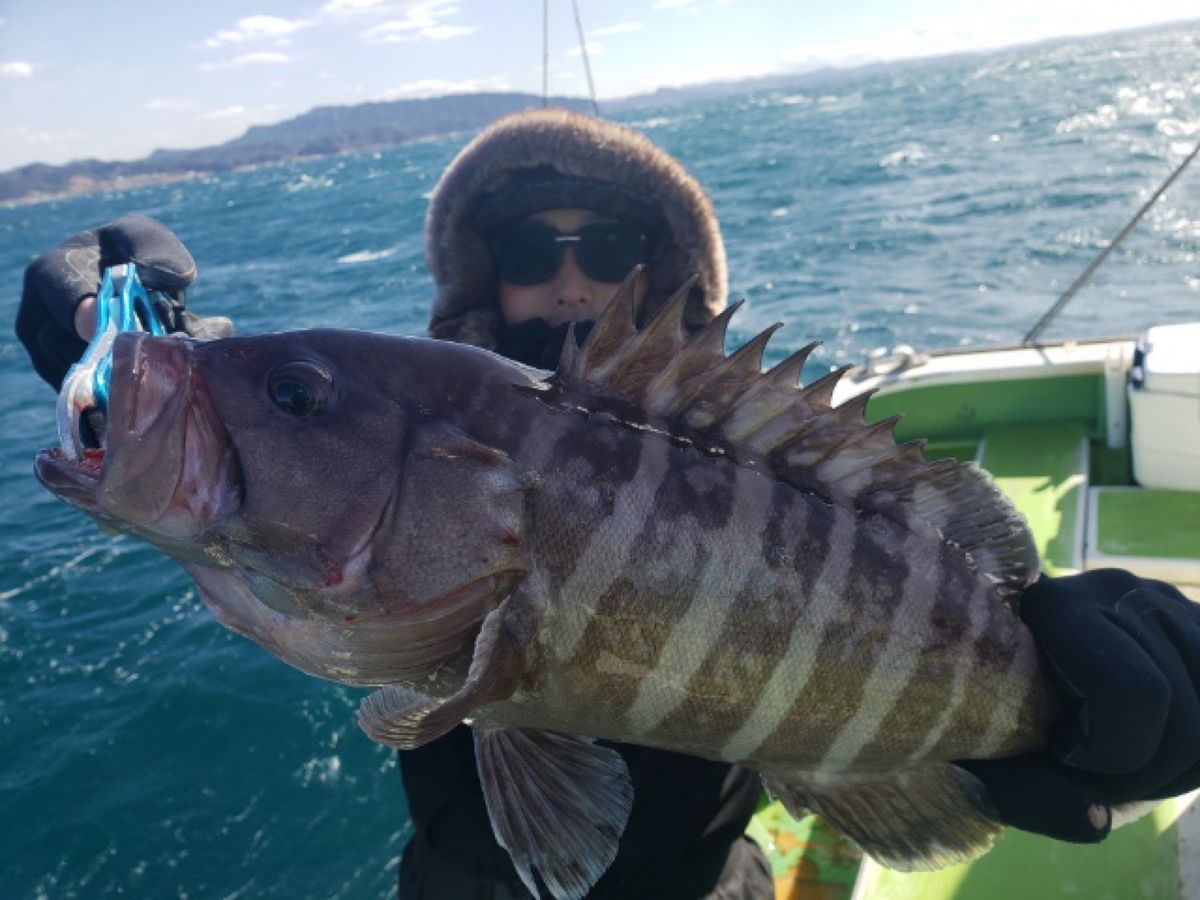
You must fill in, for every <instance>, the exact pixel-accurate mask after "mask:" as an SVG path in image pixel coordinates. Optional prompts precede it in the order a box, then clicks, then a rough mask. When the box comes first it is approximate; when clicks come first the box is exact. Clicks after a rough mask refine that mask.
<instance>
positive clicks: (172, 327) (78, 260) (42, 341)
mask: <svg viewBox="0 0 1200 900" xmlns="http://www.w3.org/2000/svg"><path fill="white" fill-rule="evenodd" d="M128 262H132V263H135V264H136V265H137V267H138V274H139V276H140V277H141V279H142V283H143V284H144V285H145V286H146V287H147V288H149V289H150V290H153V291H156V292H159V293H158V295H157V297H158V302H159V304H160V306H159V313H160V316H161V318H162V320H163V324H164V325H165V326H166V327H167V330H168V331H182V332H186V333H187V334H189V335H191V336H192V337H197V338H200V339H202V340H207V339H210V338H214V337H226V336H228V335H230V334H232V333H233V323H232V322H230V321H229V319H226V318H224V317H223V316H215V317H212V318H208V319H201V318H198V317H197V316H195V315H193V314H192V313H190V312H188V311H187V309H186V307H185V301H184V289H185V288H186V287H187V286H188V285H190V284H191V283H192V281H194V280H195V278H196V264H195V262H193V261H192V257H191V254H189V253H188V252H187V249H186V248H185V247H184V246H183V244H182V243H180V241H179V238H177V237H175V235H174V234H172V233H171V230H170V229H168V228H167V227H166V226H165V225H163V224H162V223H161V222H159V221H157V220H155V219H151V218H150V217H148V216H142V215H128V216H122V217H121V218H119V219H116V220H115V221H113V222H109V223H108V224H107V225H102V226H100V227H99V228H93V229H89V230H88V231H85V232H83V233H81V234H77V235H76V236H75V237H73V238H70V239H68V240H67V241H64V242H63V243H62V244H60V245H59V246H57V247H55V248H54V249H53V250H51V251H49V252H48V253H44V254H43V255H41V256H39V257H38V258H37V259H35V260H34V261H33V262H32V263H30V264H29V266H28V268H26V269H25V285H24V288H23V290H22V292H21V306H20V309H19V310H18V311H17V326H16V330H17V337H18V338H20V340H21V343H22V344H24V345H25V349H26V350H27V351H28V352H29V357H30V359H31V360H32V361H33V367H34V369H36V370H37V373H38V374H39V375H41V376H42V378H43V379H44V380H45V381H46V382H48V383H49V384H50V385H52V386H53V387H54V388H55V389H56V390H57V389H58V388H60V387H61V386H62V380H63V378H65V377H66V374H67V371H68V370H69V369H70V368H71V366H72V364H74V363H75V362H76V361H77V360H78V359H79V357H80V356H82V355H83V351H84V350H85V349H86V348H87V343H86V342H85V341H84V340H83V339H82V338H81V337H80V336H79V335H78V334H77V333H76V331H75V308H76V307H77V306H78V305H79V303H80V301H82V300H83V299H85V298H86V297H93V296H95V295H96V291H97V290H98V289H99V287H100V279H101V275H102V273H103V270H104V269H106V268H108V267H110V266H115V265H120V264H123V263H128Z"/></svg>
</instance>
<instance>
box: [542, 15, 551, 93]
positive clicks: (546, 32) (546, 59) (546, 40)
mask: <svg viewBox="0 0 1200 900" xmlns="http://www.w3.org/2000/svg"><path fill="white" fill-rule="evenodd" d="M549 102H550V0H542V106H546V105H547V104H549Z"/></svg>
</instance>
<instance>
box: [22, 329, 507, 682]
mask: <svg viewBox="0 0 1200 900" xmlns="http://www.w3.org/2000/svg"><path fill="white" fill-rule="evenodd" d="M437 344H440V345H441V347H435V346H433V345H437ZM443 348H447V349H443ZM461 349H462V348H455V347H453V345H448V344H443V343H442V342H434V341H422V340H415V339H405V338H392V337H383V336H377V335H369V334H365V333H361V332H345V331H307V332H289V333H283V334H276V335H267V336H261V337H247V338H229V339H224V340H217V341H211V342H206V343H199V342H194V341H189V340H183V339H179V338H176V337H168V338H156V337H150V336H146V335H142V334H128V335H121V336H120V337H118V338H117V340H116V342H115V344H114V348H113V366H112V383H111V388H110V405H109V410H108V417H107V423H106V424H107V430H106V434H105V440H104V443H105V446H104V449H103V450H98V451H88V452H85V453H84V455H83V458H82V459H80V460H70V459H67V458H65V457H64V456H63V454H62V453H61V452H57V451H44V452H43V453H41V454H40V455H39V457H38V460H37V464H36V471H37V475H38V477H39V478H40V479H41V481H42V482H43V484H44V485H45V486H46V487H48V488H49V489H50V490H51V491H53V492H54V493H55V494H57V495H58V496H59V497H60V498H62V499H64V500H66V501H67V502H69V503H71V504H73V505H75V506H77V507H79V508H80V509H82V510H83V511H84V512H86V513H88V514H89V515H92V516H93V517H95V518H96V519H97V520H99V521H100V522H101V523H102V524H103V525H105V526H106V527H108V528H109V529H110V530H118V531H125V532H130V533H132V534H135V535H137V536H138V537H141V538H143V539H145V540H148V541H149V542H151V543H152V544H154V545H155V546H157V547H158V548H160V549H161V550H163V551H164V552H166V553H167V554H168V555H170V556H172V557H174V558H176V559H177V560H178V561H179V562H181V563H182V564H183V565H184V567H185V568H186V569H187V570H188V571H189V572H190V573H191V574H192V575H193V577H194V578H195V579H196V581H197V583H198V584H199V585H200V586H201V590H202V593H203V595H204V599H205V600H206V602H208V604H209V606H210V608H213V610H214V612H215V613H216V614H217V616H218V618H219V619H221V621H222V622H223V623H224V624H226V625H227V626H229V627H231V628H233V629H234V630H236V631H239V632H241V633H244V634H247V635H249V636H250V637H252V638H253V639H255V640H257V641H258V642H259V643H262V644H264V646H267V648H268V649H270V650H272V651H273V652H275V653H277V654H278V655H280V656H283V657H284V658H285V659H286V660H287V661H289V662H293V663H294V664H297V665H299V666H300V667H301V668H304V669H305V670H307V671H316V672H317V674H329V672H330V671H331V670H330V668H329V666H328V665H327V664H326V663H327V659H326V658H327V657H329V656H330V655H338V654H341V655H342V657H343V658H345V657H346V655H347V654H350V655H353V653H354V652H355V649H356V648H357V649H358V650H359V651H361V652H362V653H367V652H368V650H367V649H366V648H367V647H368V645H369V647H370V648H371V649H370V650H369V652H370V653H372V654H374V655H375V657H376V658H377V659H378V661H377V663H376V664H373V665H371V666H367V667H365V668H363V667H356V668H354V670H353V672H352V673H351V675H350V676H349V677H339V678H338V680H343V681H351V682H354V683H379V682H382V681H385V680H388V679H390V678H392V677H395V676H397V674H398V673H408V672H412V671H423V670H425V669H427V668H428V667H430V666H435V665H437V664H438V663H439V662H440V661H444V660H445V659H446V658H448V657H449V656H452V655H454V654H455V653H457V652H459V651H461V650H462V649H463V647H464V646H467V645H469V643H470V638H471V637H472V636H473V632H472V629H473V628H475V627H476V626H477V625H478V624H479V622H480V621H482V619H483V617H484V616H485V615H486V614H487V612H488V611H489V610H490V609H491V608H493V607H494V606H495V604H496V603H498V602H499V600H500V599H502V598H503V596H505V595H507V592H508V591H510V590H511V588H512V586H513V585H514V583H515V582H516V581H517V580H519V579H520V577H521V576H523V574H524V572H525V571H526V569H527V567H526V565H525V562H524V559H523V555H522V551H521V543H522V541H521V536H520V529H521V524H522V519H523V517H522V509H523V501H524V495H523V491H524V487H523V484H522V482H521V479H520V477H519V476H518V475H517V474H516V473H515V472H514V471H513V470H512V467H511V465H510V461H509V460H508V458H507V457H506V456H505V455H504V454H503V453H501V452H499V451H496V450H493V449H491V448H489V447H486V446H484V445H482V444H479V443H478V442H477V441H474V440H473V439H471V438H469V437H468V436H466V435H465V434H463V433H461V432H459V431H458V430H456V428H455V427H453V425H452V424H450V423H448V422H447V421H446V420H445V417H444V416H440V415H438V412H437V408H438V406H437V405H438V402H441V403H443V405H444V404H445V403H446V402H447V397H446V393H447V391H448V390H449V391H450V392H451V393H453V391H454V390H470V385H471V384H472V383H473V381H474V380H475V379H474V376H475V375H477V374H478V373H475V372H471V371H465V372H464V371H463V369H464V366H462V365H460V366H455V361H456V360H459V361H461V360H462V359H465V361H466V363H465V368H466V369H470V367H471V366H472V365H474V366H479V365H482V366H483V367H484V369H487V368H488V367H489V366H494V365H495V364H496V363H493V362H492V360H497V358H496V357H492V356H491V355H490V354H482V353H475V355H474V356H471V355H467V356H465V357H464V356H463V354H462V353H461ZM497 362H498V360H497ZM439 363H444V366H443V368H446V369H447V370H452V371H454V372H455V373H456V374H455V376H454V378H452V379H451V381H453V382H454V385H457V387H455V386H451V387H450V388H448V387H447V381H446V379H441V378H439V377H438V376H437V374H436V370H437V368H438V365H439ZM454 379H457V380H456V381H455V380H454ZM450 405H451V406H453V404H452V403H451V404H450ZM468 510H469V511H471V514H470V515H465V516H464V515H463V514H464V512H466V511H468ZM214 571H215V572H220V573H221V574H220V577H217V576H216V575H214V574H213V573H214ZM231 579H233V580H235V581H236V582H237V584H238V585H239V587H238V588H237V589H236V590H235V589H233V588H232V587H231V585H232V581H231ZM234 595H236V597H235V596H234ZM231 598H232V599H231ZM263 607H265V609H264V608H263ZM289 629H290V630H291V632H294V631H296V630H297V629H299V630H301V631H303V632H304V633H305V637H304V640H303V642H302V643H303V644H304V647H305V649H304V653H303V655H304V658H303V659H297V653H296V652H294V651H293V649H292V645H293V644H295V640H293V639H292V638H291V637H288V635H289V634H290V633H291V632H290V631H289ZM383 632H387V634H388V635H389V637H388V638H387V640H386V641H384V640H383V638H381V634H382V633H383ZM314 635H317V636H316V637H314ZM381 642H382V643H381ZM384 644H386V652H383V651H381V650H380V647H381V646H383V645H384ZM314 648H315V649H314ZM381 654H382V655H381ZM383 656H387V657H388V658H387V660H386V661H385V660H383ZM343 669H344V667H343V668H342V669H338V670H337V671H339V672H341V671H342V670H343Z"/></svg>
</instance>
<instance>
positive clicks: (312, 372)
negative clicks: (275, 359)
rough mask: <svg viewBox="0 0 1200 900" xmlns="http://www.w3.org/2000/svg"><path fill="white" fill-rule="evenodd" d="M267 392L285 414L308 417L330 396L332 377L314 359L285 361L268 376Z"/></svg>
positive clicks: (331, 394) (326, 401)
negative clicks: (311, 360)
mask: <svg viewBox="0 0 1200 900" xmlns="http://www.w3.org/2000/svg"><path fill="white" fill-rule="evenodd" d="M267 395H268V396H269V397H270V398H271V402H272V403H274V404H275V405H276V406H278V407H279V408H280V409H282V410H283V411H284V412H285V413H288V414H289V415H292V416H307V415H310V414H312V413H314V412H316V411H317V410H319V409H321V408H322V407H323V406H325V405H326V404H327V403H328V402H329V400H330V398H331V397H332V396H333V376H332V375H330V374H329V372H328V371H327V370H326V369H325V368H324V367H322V366H319V365H317V364H316V363H313V362H289V363H284V364H283V365H281V366H276V367H275V368H274V369H272V370H271V374H270V375H268V376H267Z"/></svg>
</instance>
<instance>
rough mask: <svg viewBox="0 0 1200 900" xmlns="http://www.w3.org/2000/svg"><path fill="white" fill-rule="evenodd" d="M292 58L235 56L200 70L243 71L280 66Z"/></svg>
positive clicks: (283, 56) (255, 55) (263, 53)
mask: <svg viewBox="0 0 1200 900" xmlns="http://www.w3.org/2000/svg"><path fill="white" fill-rule="evenodd" d="M290 59H291V58H290V57H289V56H287V54H284V53H271V52H262V53H245V54H243V55H241V56H235V57H234V58H233V59H227V60H225V61H224V62H214V63H204V64H203V65H201V66H200V69H201V70H202V71H204V72H216V71H219V70H221V69H241V68H244V67H246V66H270V65H279V64H280V63H285V62H289V61H290Z"/></svg>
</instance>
